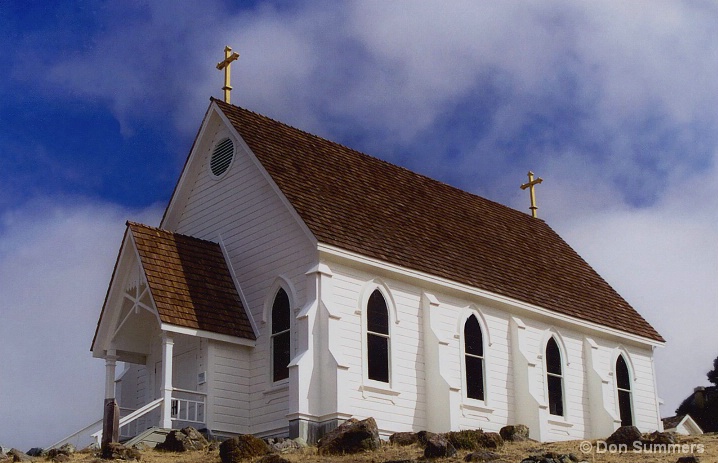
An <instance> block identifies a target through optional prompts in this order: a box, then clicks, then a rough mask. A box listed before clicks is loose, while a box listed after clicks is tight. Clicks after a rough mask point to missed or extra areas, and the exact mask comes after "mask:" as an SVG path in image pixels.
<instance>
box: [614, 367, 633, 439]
mask: <svg viewBox="0 0 718 463" xmlns="http://www.w3.org/2000/svg"><path fill="white" fill-rule="evenodd" d="M616 387H617V389H618V411H619V413H620V414H621V426H633V412H632V410H631V375H629V373H628V365H626V359H624V358H623V355H619V356H618V360H616Z"/></svg>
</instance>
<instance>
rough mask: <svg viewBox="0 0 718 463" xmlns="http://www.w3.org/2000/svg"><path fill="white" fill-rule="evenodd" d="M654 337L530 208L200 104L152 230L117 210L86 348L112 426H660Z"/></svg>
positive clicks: (387, 430)
mask: <svg viewBox="0 0 718 463" xmlns="http://www.w3.org/2000/svg"><path fill="white" fill-rule="evenodd" d="M663 344H664V340H663V338H662V337H661V336H660V335H659V334H658V333H657V332H656V331H655V330H654V328H653V327H651V325H650V324H649V323H648V322H646V320H644V319H643V318H642V317H641V315H639V314H638V313H637V312H636V310H634V309H633V308H632V307H631V306H630V305H629V304H628V303H627V302H626V301H625V300H624V299H623V298H622V297H621V296H620V295H619V294H618V293H616V291H615V290H613V289H612V288H611V287H610V286H609V285H608V284H607V283H606V282H605V281H604V280H603V279H602V278H601V277H600V276H599V275H598V274H597V273H596V272H595V271H594V270H593V269H592V268H591V267H590V266H589V265H588V264H587V263H586V262H585V261H584V260H583V259H582V258H581V257H580V256H579V255H578V254H577V253H576V252H575V251H574V250H573V249H572V248H571V247H570V246H569V245H568V244H566V242H564V241H563V240H562V239H561V237H559V236H558V235H557V234H556V233H555V232H554V231H553V230H552V229H551V228H550V227H549V226H548V225H547V224H546V223H545V222H544V221H543V220H540V219H537V218H533V217H532V216H531V215H530V214H525V213H523V212H519V211H516V210H514V209H511V208H508V207H505V206H503V205H501V204H497V203H495V202H492V201H489V200H487V199H484V198H481V197H479V196H475V195H473V194H470V193H467V192H465V191H462V190H459V189H457V188H454V187H451V186H449V185H446V184H444V183H441V182H438V181H436V180H433V179H431V178H428V177H425V176H422V175H419V174H416V173H413V172H411V171H408V170H406V169H404V168H401V167H398V166H395V165H392V164H389V163H387V162H384V161H382V160H379V159H377V158H374V157H371V156H367V155H365V154H362V153H360V152H357V151H354V150H352V149H350V148H347V147H345V146H342V145H340V144H337V143H334V142H331V141H328V140H326V139H323V138H320V137H318V136H315V135H311V134H309V133H306V132H303V131H301V130H298V129H295V128H293V127H290V126H287V125H285V124H283V123H280V122H277V121H274V120H272V119H269V118H267V117H264V116H261V115H259V114H256V113H253V112H251V111H248V110H246V109H242V108H240V107H237V106H233V105H230V104H228V103H225V102H224V101H221V100H215V99H212V100H211V102H210V105H209V108H208V110H207V113H206V116H205V117H204V120H203V122H202V125H201V127H200V129H199V133H198V135H197V138H196V140H195V142H194V145H193V146H192V149H191V151H190V153H189V156H188V158H187V161H186V164H185V166H184V169H183V171H182V174H181V176H180V178H179V180H178V182H177V185H176V188H175V191H174V193H173V195H172V198H171V200H170V202H169V205H168V206H167V209H166V212H165V215H164V217H163V219H162V221H161V224H160V226H159V228H154V227H150V226H146V225H142V224H137V223H128V224H127V229H126V232H125V235H124V239H123V241H122V244H121V247H120V250H119V256H118V258H117V262H116V265H115V269H114V273H113V276H112V280H111V281H110V285H109V289H108V292H107V297H106V300H105V303H104V306H103V307H102V312H101V315H100V318H99V321H98V324H97V331H96V333H95V337H94V340H93V343H92V352H93V355H94V356H95V357H97V358H102V359H105V362H106V366H107V368H106V369H107V378H106V380H107V381H106V396H107V398H113V397H116V398H117V401H118V402H119V405H120V407H121V411H122V415H123V418H122V421H121V425H122V428H121V431H122V435H124V436H130V435H134V434H137V433H139V432H140V431H142V430H144V429H147V428H150V427H153V426H156V427H159V428H179V427H183V426H186V425H192V426H194V427H195V428H198V429H203V428H204V429H207V430H209V431H211V432H212V433H213V434H214V435H216V436H231V435H235V434H238V433H243V434H245V433H251V434H255V435H257V436H290V437H297V436H301V437H304V438H305V439H307V440H308V441H316V439H317V438H318V437H319V436H321V435H322V434H323V433H325V432H327V431H328V430H331V429H333V428H334V427H335V426H337V424H339V423H341V422H343V421H344V420H346V419H348V418H350V417H356V418H358V419H363V418H366V417H370V416H371V417H374V418H375V419H376V422H377V424H378V426H379V428H380V432H381V433H382V434H383V435H384V436H387V435H389V434H391V433H393V432H398V431H419V430H429V431H434V432H444V431H449V430H461V429H476V428H481V429H483V430H486V431H498V430H499V429H500V428H501V427H503V426H505V425H507V424H525V425H527V426H528V427H529V428H530V436H531V437H532V438H534V439H537V440H539V441H556V440H567V439H584V438H601V437H607V436H608V435H610V434H611V433H612V432H613V431H614V430H615V429H617V428H618V427H619V426H621V425H622V424H632V425H635V426H637V427H638V428H639V429H640V430H641V431H644V432H648V431H653V430H656V429H660V428H661V420H660V417H659V410H658V404H659V398H658V394H657V389H656V372H655V367H654V362H653V353H654V349H655V348H656V347H659V346H661V345H663ZM116 362H123V363H124V371H121V372H120V371H117V372H116V371H115V369H116V368H115V365H116ZM116 373H117V376H116Z"/></svg>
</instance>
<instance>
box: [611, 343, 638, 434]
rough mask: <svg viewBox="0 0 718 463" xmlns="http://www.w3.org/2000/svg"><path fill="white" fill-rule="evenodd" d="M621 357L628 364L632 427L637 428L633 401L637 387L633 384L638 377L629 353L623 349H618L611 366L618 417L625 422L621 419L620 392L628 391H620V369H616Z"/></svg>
mask: <svg viewBox="0 0 718 463" xmlns="http://www.w3.org/2000/svg"><path fill="white" fill-rule="evenodd" d="M620 357H623V360H624V362H626V370H628V382H629V383H630V384H631V389H630V390H628V398H629V401H630V405H631V425H633V426H635V425H636V409H635V400H633V392H634V390H635V387H633V383H634V382H635V378H636V376H635V374H634V370H633V362H631V360H630V357H629V356H628V352H627V351H626V350H625V349H622V348H618V349H616V353H615V354H614V356H613V363H612V365H611V367H612V373H613V394H614V404H615V410H616V416H617V417H618V419H619V420H620V421H621V422H622V421H623V420H622V419H621V404H620V403H619V391H625V390H626V389H619V387H618V369H617V368H616V367H617V366H618V359H619V358H620Z"/></svg>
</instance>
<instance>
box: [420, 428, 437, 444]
mask: <svg viewBox="0 0 718 463" xmlns="http://www.w3.org/2000/svg"><path fill="white" fill-rule="evenodd" d="M435 435H436V433H433V432H431V431H419V432H417V433H416V438H417V439H419V444H421V445H424V446H425V445H426V443H427V442H428V441H429V439H431V438H432V437H434V436H435Z"/></svg>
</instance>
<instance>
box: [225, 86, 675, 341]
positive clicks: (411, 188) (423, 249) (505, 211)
mask: <svg viewBox="0 0 718 463" xmlns="http://www.w3.org/2000/svg"><path fill="white" fill-rule="evenodd" d="M213 101H214V102H215V103H216V104H217V105H218V106H219V108H220V109H221V110H222V111H223V112H224V114H225V115H226V116H227V118H228V119H229V120H230V121H231V123H232V124H233V126H234V128H235V129H236V130H237V132H239V134H240V135H241V136H242V138H243V139H244V140H245V142H246V143H247V145H248V146H249V147H250V148H251V150H252V152H253V153H254V154H255V155H256V156H257V158H258V159H259V161H260V162H261V163H262V165H263V166H264V168H265V169H266V170H267V172H268V173H269V174H270V175H271V176H272V178H273V179H274V181H275V182H276V184H277V185H278V186H279V188H280V189H281V191H282V193H283V194H284V195H285V196H286V197H287V199H288V200H289V201H290V203H291V204H292V206H293V207H294V208H295V210H296V211H297V213H298V214H299V215H300V217H301V218H302V220H303V221H304V222H305V223H306V225H307V227H308V228H309V229H310V231H311V232H312V233H313V234H314V236H315V237H316V238H317V240H318V241H319V242H320V243H325V244H328V245H333V246H336V247H339V248H342V249H345V250H349V251H353V252H356V253H359V254H362V255H366V256H369V257H372V258H376V259H379V260H382V261H385V262H389V263H392V264H396V265H400V266H402V267H406V268H409V269H413V270H418V271H421V272H426V273H428V274H432V275H436V276H439V277H443V278H446V279H449V280H452V281H455V282H458V283H463V284H467V285H470V286H473V287H476V288H480V289H483V290H487V291H490V292H493V293H496V294H500V295H504V296H508V297H510V298H513V299H517V300H520V301H524V302H528V303H530V304H534V305H537V306H540V307H544V308H546V309H549V310H552V311H554V312H557V313H560V314H565V315H569V316H572V317H577V318H580V319H583V320H587V321H590V322H594V323H598V324H600V325H603V326H607V327H610V328H614V329H617V330H620V331H624V332H628V333H632V334H635V335H639V336H643V337H646V338H650V339H653V340H657V341H663V338H662V337H661V336H660V335H659V334H658V333H657V332H656V330H655V329H654V328H653V327H652V326H651V325H650V324H649V323H648V322H646V320H644V319H643V317H641V315H639V314H638V312H636V311H635V309H633V308H632V307H631V306H630V305H629V304H628V303H627V302H626V301H625V300H624V299H623V298H622V297H621V296H620V295H619V294H618V293H617V292H616V291H615V290H614V289H613V288H612V287H611V286H610V285H608V283H606V281H604V280H603V279H602V278H601V277H600V276H599V275H598V274H597V273H596V272H595V271H594V270H593V269H592V268H591V267H590V266H589V265H588V264H587V263H586V262H585V261H584V260H583V259H582V258H581V257H580V256H579V255H578V254H577V253H576V252H575V251H574V250H573V249H572V248H571V247H570V246H569V245H568V244H566V242H565V241H563V239H561V237H559V236H558V234H556V232H554V231H553V230H552V229H551V228H550V227H549V226H548V225H547V224H546V223H545V222H543V221H542V220H537V219H533V218H532V217H530V216H529V215H527V214H524V213H522V212H519V211H516V210H514V209H511V208H508V207H506V206H503V205H501V204H498V203H495V202H493V201H489V200H487V199H484V198H481V197H479V196H476V195H473V194H470V193H467V192H465V191H462V190H459V189H457V188H454V187H451V186H449V185H446V184H444V183H441V182H439V181H436V180H433V179H430V178H428V177H425V176H423V175H419V174H416V173H414V172H411V171H409V170H406V169H404V168H401V167H398V166H395V165H393V164H390V163H388V162H385V161H382V160H380V159H377V158H374V157H371V156H367V155H365V154H363V153H360V152H358V151H355V150H352V149H350V148H347V147H345V146H342V145H340V144H337V143H334V142H331V141H328V140H325V139H323V138H321V137H318V136H315V135H311V134H309V133H306V132H303V131H301V130H298V129H295V128H293V127H290V126H287V125H285V124H282V123H280V122H277V121H274V120H272V119H269V118H267V117H264V116H261V115H259V114H256V113H253V112H251V111H248V110H245V109H242V108H239V107H237V106H232V105H229V104H226V103H224V102H222V101H219V100H213Z"/></svg>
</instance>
